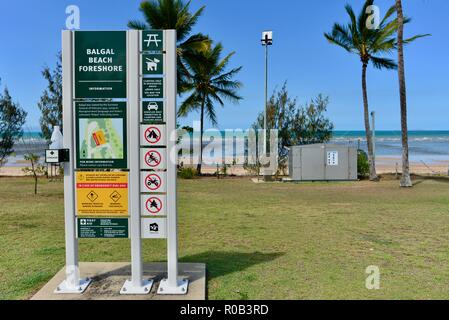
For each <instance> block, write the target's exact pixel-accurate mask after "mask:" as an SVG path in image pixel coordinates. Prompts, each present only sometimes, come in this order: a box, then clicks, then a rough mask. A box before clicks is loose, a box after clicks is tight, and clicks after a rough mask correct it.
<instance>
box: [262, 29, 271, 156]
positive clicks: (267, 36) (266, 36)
mask: <svg viewBox="0 0 449 320" xmlns="http://www.w3.org/2000/svg"><path fill="white" fill-rule="evenodd" d="M262 45H263V46H264V47H265V111H264V127H263V132H264V135H263V150H264V155H265V156H266V155H267V129H268V120H267V108H268V46H271V45H273V31H264V32H262Z"/></svg>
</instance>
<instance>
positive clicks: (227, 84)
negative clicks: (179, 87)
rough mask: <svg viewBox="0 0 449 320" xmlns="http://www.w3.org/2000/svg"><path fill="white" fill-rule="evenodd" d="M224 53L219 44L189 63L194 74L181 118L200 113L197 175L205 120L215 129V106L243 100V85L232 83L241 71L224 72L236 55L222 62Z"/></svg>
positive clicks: (181, 111) (201, 159)
mask: <svg viewBox="0 0 449 320" xmlns="http://www.w3.org/2000/svg"><path fill="white" fill-rule="evenodd" d="M222 51H223V46H222V45H221V44H220V43H219V44H217V45H216V46H211V47H210V48H209V49H208V50H205V51H202V52H201V57H200V59H196V57H192V58H190V57H189V58H187V59H186V62H187V65H188V67H189V72H190V74H191V78H190V79H189V81H188V82H187V83H186V89H187V90H186V91H187V92H189V96H188V97H187V99H186V100H185V101H184V102H183V103H182V105H181V106H180V108H179V111H178V115H179V116H181V117H182V116H186V115H187V114H188V113H190V112H191V111H199V112H200V122H201V129H200V155H199V161H198V165H197V172H198V174H201V166H202V161H203V132H204V118H205V116H206V117H207V118H208V119H209V120H210V121H211V123H212V124H213V125H216V124H217V116H216V113H215V109H214V107H215V103H218V104H219V105H221V106H222V107H223V106H224V101H223V100H224V99H226V100H229V101H231V102H233V103H237V102H239V101H240V100H241V99H242V97H240V96H239V95H238V92H237V91H238V89H239V88H241V86H242V84H241V83H240V82H239V81H235V80H233V78H234V76H235V75H236V74H237V73H238V72H239V71H240V70H241V69H242V67H239V68H234V69H231V70H230V71H225V70H226V67H227V65H228V63H229V60H230V59H231V57H232V56H233V55H234V52H232V53H230V54H228V55H227V56H226V57H225V58H223V59H221V54H222Z"/></svg>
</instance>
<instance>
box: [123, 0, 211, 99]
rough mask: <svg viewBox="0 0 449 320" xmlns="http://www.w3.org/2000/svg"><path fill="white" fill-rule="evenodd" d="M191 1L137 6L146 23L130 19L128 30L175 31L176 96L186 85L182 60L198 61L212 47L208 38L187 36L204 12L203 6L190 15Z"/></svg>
mask: <svg viewBox="0 0 449 320" xmlns="http://www.w3.org/2000/svg"><path fill="white" fill-rule="evenodd" d="M190 2H191V1H188V2H187V3H184V2H183V1H182V0H150V1H143V2H142V3H141V4H140V11H141V12H142V13H143V15H144V17H145V22H142V21H138V20H131V21H129V22H128V27H129V28H131V29H137V30H148V29H160V30H163V29H176V33H177V41H178V48H177V55H178V93H182V92H184V91H185V89H186V88H185V84H186V81H187V79H188V77H189V73H188V70H187V67H186V65H185V59H190V60H192V59H198V58H199V55H198V52H200V51H202V50H207V49H208V48H209V47H210V45H211V40H210V39H209V37H207V36H205V35H203V34H201V33H197V34H194V35H190V33H191V31H192V29H193V27H194V26H195V24H196V23H197V22H198V18H199V17H200V16H201V14H202V13H203V11H204V8H205V6H202V7H201V8H200V9H199V10H198V11H196V12H195V13H193V14H192V13H190V11H189V9H190Z"/></svg>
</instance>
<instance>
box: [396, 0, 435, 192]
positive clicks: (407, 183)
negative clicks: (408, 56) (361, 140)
mask: <svg viewBox="0 0 449 320" xmlns="http://www.w3.org/2000/svg"><path fill="white" fill-rule="evenodd" d="M396 12H397V15H398V39H397V46H398V77H399V95H400V100H401V131H402V178H401V182H400V185H401V187H404V188H409V187H413V183H412V180H411V179H410V164H409V150H408V126H407V90H406V85H405V65H404V42H409V40H407V41H404V23H405V22H406V21H407V19H406V18H404V13H403V11H402V1H401V0H396ZM428 35H429V34H426V35H419V36H415V37H413V39H417V38H421V37H425V36H428Z"/></svg>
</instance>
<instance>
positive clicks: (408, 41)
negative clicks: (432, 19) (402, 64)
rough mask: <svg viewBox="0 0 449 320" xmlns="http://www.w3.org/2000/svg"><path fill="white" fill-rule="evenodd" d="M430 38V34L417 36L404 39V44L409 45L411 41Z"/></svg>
mask: <svg viewBox="0 0 449 320" xmlns="http://www.w3.org/2000/svg"><path fill="white" fill-rule="evenodd" d="M431 36H432V35H431V34H430V33H427V34H419V35H416V36H413V37H411V38H408V39H404V44H409V43H411V42H413V41H415V40H416V39H419V38H425V37H431Z"/></svg>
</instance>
